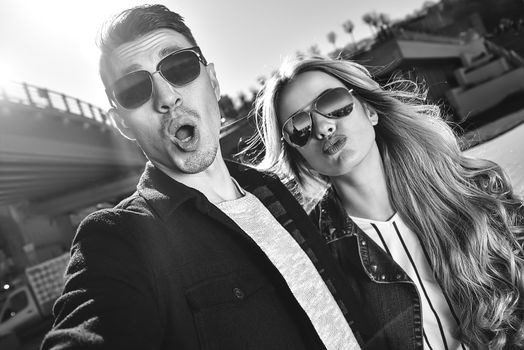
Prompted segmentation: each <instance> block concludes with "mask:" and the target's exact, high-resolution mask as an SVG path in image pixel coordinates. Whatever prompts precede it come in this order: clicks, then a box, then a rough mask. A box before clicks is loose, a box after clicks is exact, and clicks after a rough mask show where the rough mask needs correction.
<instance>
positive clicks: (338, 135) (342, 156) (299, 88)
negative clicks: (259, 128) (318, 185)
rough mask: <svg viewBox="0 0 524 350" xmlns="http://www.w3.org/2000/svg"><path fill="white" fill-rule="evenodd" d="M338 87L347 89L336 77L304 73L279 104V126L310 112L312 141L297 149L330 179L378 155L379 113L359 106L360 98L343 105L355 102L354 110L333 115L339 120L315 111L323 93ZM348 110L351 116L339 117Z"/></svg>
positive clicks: (287, 89) (322, 73) (285, 89)
mask: <svg viewBox="0 0 524 350" xmlns="http://www.w3.org/2000/svg"><path fill="white" fill-rule="evenodd" d="M335 88H345V86H344V84H342V82H341V81H339V80H338V79H337V78H335V77H333V76H331V75H329V74H327V73H324V72H322V71H308V72H303V73H300V74H298V75H297V76H296V77H295V78H294V79H293V80H292V81H291V82H289V83H288V84H287V85H286V86H285V87H284V89H283V90H282V92H281V94H280V97H279V100H278V101H277V103H278V105H277V114H278V120H279V124H280V127H282V125H284V123H285V122H286V121H287V120H288V119H289V118H290V117H291V116H292V115H294V114H295V113H296V112H297V111H306V112H310V115H311V120H312V127H311V135H310V137H309V141H308V142H307V143H306V144H305V145H304V146H302V147H299V148H297V150H298V152H299V153H300V154H301V155H302V156H303V157H304V159H305V160H306V161H307V163H308V164H309V166H310V167H311V168H313V169H314V170H316V171H317V172H319V173H320V174H322V175H326V176H330V177H333V176H341V175H345V174H348V173H350V172H352V171H353V170H354V169H356V168H357V167H359V166H361V165H362V164H363V162H365V161H366V160H367V159H369V158H370V154H371V153H373V152H376V155H377V154H378V147H377V145H376V142H375V130H374V128H373V125H375V124H376V122H377V116H376V113H374V112H372V111H371V110H370V108H368V107H367V106H366V105H364V104H362V103H360V102H359V100H358V97H357V96H355V95H354V94H352V96H353V97H352V100H351V99H349V100H347V101H346V102H345V103H343V104H342V105H347V103H348V102H353V108H352V110H351V108H346V109H340V110H337V113H334V115H336V116H337V117H338V118H336V119H333V118H327V117H325V116H323V115H322V114H320V113H318V112H317V111H315V110H312V108H313V107H312V105H313V104H314V102H315V101H316V100H317V98H318V97H319V96H320V95H321V94H323V93H325V92H326V91H327V90H330V89H335ZM339 91H340V90H339ZM346 98H347V97H346ZM321 102H323V101H321ZM321 102H319V103H317V105H316V106H317V107H318V108H319V109H321V108H322V103H321ZM332 103H335V102H332ZM335 104H336V103H335ZM339 106H340V105H339ZM349 110H351V112H350V113H349V114H347V113H342V114H340V111H349ZM297 119H298V118H297ZM307 120H308V119H307ZM294 121H295V120H294ZM297 124H298V120H297ZM306 124H307V123H306ZM290 125H291V123H290V122H288V124H286V130H292V127H289V126H290ZM303 127H304V125H299V126H297V128H303Z"/></svg>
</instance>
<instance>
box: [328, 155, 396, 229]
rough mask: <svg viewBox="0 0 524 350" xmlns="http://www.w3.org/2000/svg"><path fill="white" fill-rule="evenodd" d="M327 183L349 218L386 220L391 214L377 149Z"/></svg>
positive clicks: (384, 176)
mask: <svg viewBox="0 0 524 350" xmlns="http://www.w3.org/2000/svg"><path fill="white" fill-rule="evenodd" d="M331 181H332V183H333V186H334V188H335V191H336V193H337V195H338V197H339V198H340V200H341V202H342V205H343V206H344V208H345V209H346V212H347V213H348V214H349V215H351V216H356V217H361V218H365V219H372V220H380V221H386V220H388V219H389V218H391V217H392V216H393V214H394V213H395V210H394V208H393V205H392V203H391V200H390V198H389V195H388V187H387V182H386V174H385V172H384V167H383V165H382V158H381V157H380V153H379V152H378V149H377V150H376V152H372V154H370V155H369V158H368V159H367V160H366V161H365V162H362V163H361V164H359V165H358V166H357V167H355V168H354V169H353V170H352V171H351V172H349V173H347V174H345V175H342V176H337V177H332V178H331Z"/></svg>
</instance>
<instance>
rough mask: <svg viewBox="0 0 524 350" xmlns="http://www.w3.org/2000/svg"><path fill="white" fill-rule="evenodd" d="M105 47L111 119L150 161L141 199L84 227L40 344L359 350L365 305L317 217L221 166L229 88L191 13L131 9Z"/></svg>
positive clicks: (263, 179) (255, 176)
mask: <svg viewBox="0 0 524 350" xmlns="http://www.w3.org/2000/svg"><path fill="white" fill-rule="evenodd" d="M100 46H101V51H102V55H101V60H100V72H101V77H102V80H103V82H104V85H105V87H106V92H107V95H108V97H109V99H110V101H111V104H112V106H113V108H112V109H111V110H110V114H111V116H112V117H113V118H114V120H115V121H116V123H117V125H118V127H119V130H120V131H121V133H122V134H124V135H125V136H126V137H128V138H131V139H133V140H136V143H137V144H138V146H139V147H140V148H141V149H142V151H143V152H144V154H145V155H146V156H147V158H148V159H149V162H148V164H147V166H146V169H145V171H144V174H143V175H142V177H141V179H140V182H139V184H138V186H137V191H136V192H135V193H134V194H133V195H131V196H130V197H129V198H127V199H125V200H124V201H122V202H121V203H120V204H118V205H117V206H116V207H115V208H113V209H109V210H103V211H99V212H96V213H94V214H92V215H90V216H89V217H88V218H86V219H85V220H84V221H83V222H82V224H81V225H80V227H79V229H78V232H77V235H76V237H75V239H74V241H73V246H72V252H71V254H72V257H71V262H70V264H69V267H68V270H67V282H66V285H65V288H64V291H63V294H62V296H61V297H60V298H59V299H58V301H57V302H56V304H55V308H54V313H55V316H56V320H55V324H54V327H53V329H52V330H51V332H50V333H49V334H48V335H47V336H46V338H45V339H44V342H43V344H42V348H43V349H80V348H82V349H84V348H89V349H91V348H93V349H101V348H104V349H324V348H327V349H358V348H359V345H358V344H357V341H356V339H355V336H354V333H353V331H352V329H351V328H350V326H349V324H352V325H353V327H354V328H355V333H356V334H358V332H357V329H356V326H355V325H356V324H357V323H358V322H355V323H353V320H355V318H357V319H358V317H359V316H358V315H356V314H355V312H354V311H353V310H352V305H351V303H352V302H354V301H353V300H352V299H351V298H348V296H349V295H350V294H349V290H348V289H347V287H346V286H345V284H343V283H342V277H341V275H340V274H339V271H338V270H337V269H336V267H335V265H334V263H333V261H332V260H331V259H330V257H329V252H328V251H327V250H326V248H325V247H324V246H322V243H321V241H320V237H319V235H318V234H317V233H316V232H315V231H314V229H313V226H312V225H311V223H310V221H309V219H308V217H307V215H306V214H305V212H303V211H302V209H301V208H300V206H299V205H298V203H296V202H295V201H294V199H293V198H292V196H291V195H290V194H289V193H288V192H287V191H286V189H285V187H284V186H283V185H282V184H281V183H280V182H279V181H278V180H276V179H272V178H270V177H268V176H265V175H262V174H260V173H257V172H255V171H253V170H250V169H246V168H241V167H240V166H239V165H237V164H228V165H226V162H225V161H224V160H223V159H222V157H221V156H220V147H219V129H220V113H219V107H218V99H219V98H220V90H219V84H218V81H217V79H216V75H215V70H214V67H213V64H211V63H208V62H207V61H206V59H205V58H204V55H203V54H202V52H201V51H200V49H199V48H198V47H197V45H196V42H195V39H194V38H193V36H192V34H191V31H190V30H189V28H187V26H186V25H185V24H184V22H183V19H182V17H180V16H179V15H178V14H176V13H174V12H171V11H169V10H168V9H167V8H165V7H164V6H160V5H152V6H140V7H136V8H133V9H130V10H126V11H124V12H122V13H121V14H120V15H119V16H117V17H115V19H114V20H113V21H112V23H111V24H110V25H109V26H108V27H107V32H106V33H105V34H102V36H101V41H100ZM318 271H321V273H319V272H318ZM353 308H355V307H354V306H353ZM348 309H349V310H351V316H350V314H349V313H348V311H347V310H348ZM357 321H358V320H357Z"/></svg>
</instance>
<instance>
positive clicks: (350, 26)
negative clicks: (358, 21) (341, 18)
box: [342, 19, 355, 45]
mask: <svg viewBox="0 0 524 350" xmlns="http://www.w3.org/2000/svg"><path fill="white" fill-rule="evenodd" d="M342 27H343V28H344V31H345V32H346V33H348V34H350V35H351V39H352V40H353V45H355V37H354V36H353V29H355V25H354V24H353V21H351V20H350V19H348V20H347V21H345V22H344V23H342Z"/></svg>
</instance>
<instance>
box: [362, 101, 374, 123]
mask: <svg viewBox="0 0 524 350" xmlns="http://www.w3.org/2000/svg"><path fill="white" fill-rule="evenodd" d="M363 106H364V110H365V111H366V115H367V116H368V118H369V121H370V122H371V125H373V126H375V125H377V124H378V114H377V111H375V109H374V108H373V107H370V106H369V105H367V104H364V105H363Z"/></svg>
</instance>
